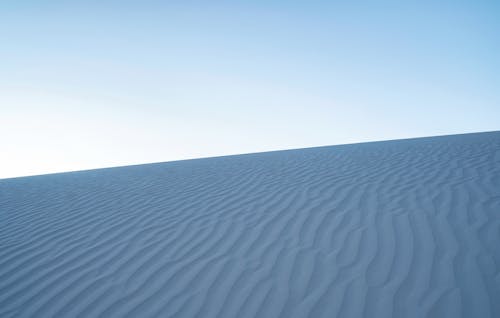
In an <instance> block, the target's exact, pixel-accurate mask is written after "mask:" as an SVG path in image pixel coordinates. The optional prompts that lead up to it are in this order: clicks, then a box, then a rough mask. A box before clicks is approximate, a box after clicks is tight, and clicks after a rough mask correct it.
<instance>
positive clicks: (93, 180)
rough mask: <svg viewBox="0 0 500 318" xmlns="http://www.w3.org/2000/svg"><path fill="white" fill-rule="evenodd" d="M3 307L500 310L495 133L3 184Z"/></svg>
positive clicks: (499, 181)
mask: <svg viewBox="0 0 500 318" xmlns="http://www.w3.org/2000/svg"><path fill="white" fill-rule="evenodd" d="M0 317H482V318H486V317H500V132H491V133H478V134H466V135H454V136H445V137H432V138H419V139H408V140H398V141H387V142H374V143H364V144H353V145H342V146H331V147H319V148H309V149H300V150H289V151H277V152H268V153H258V154H249V155H238V156H228V157H218V158H208V159H198V160H187V161H177V162H169V163H159V164H149V165H140V166H129V167H121V168H111V169H100V170H91V171H82V172H72V173H62V174H52V175H44V176H35V177H25V178H15V179H5V180H0Z"/></svg>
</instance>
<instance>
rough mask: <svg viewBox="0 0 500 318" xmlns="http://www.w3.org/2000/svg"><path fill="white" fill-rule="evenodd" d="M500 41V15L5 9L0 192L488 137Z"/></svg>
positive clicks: (46, 5) (472, 5)
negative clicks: (196, 164) (57, 177)
mask: <svg viewBox="0 0 500 318" xmlns="http://www.w3.org/2000/svg"><path fill="white" fill-rule="evenodd" d="M402 2H404V3H405V4H402ZM499 35H500V1H481V0H471V1H412V2H410V1H384V0H381V1H363V2H361V1H342V2H340V1H339V2H337V1H284V0H283V1H272V0H270V1H260V0H257V1H240V2H238V1H187V0H184V1H148V0H142V1H139V0H137V1H127V0H125V1H123V0H122V1H105V0H103V1H88V0H87V1H57V0H54V1H43V0H36V1H35V0H32V1H29V0H15V1H9V0H4V1H1V2H0V178H6V177H14V176H24V175H33V174H42V173H49V172H59V171H70V170H81V169H89V168H98V167H110V166H119V165H128V164H138V163H148V162H160V161H171V160H177V159H186V158H196V157H207V156H215V155H226V154H237V153H247V152H257V151H266V150H278V149H289V148H301V147H311V146H320V145H333V144H341V143H352V142H361V141H371V140H384V139H396V138H406V137H417V136H429V135H442V134H453V133H465V132H476V131H489V130H500V36H499Z"/></svg>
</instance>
